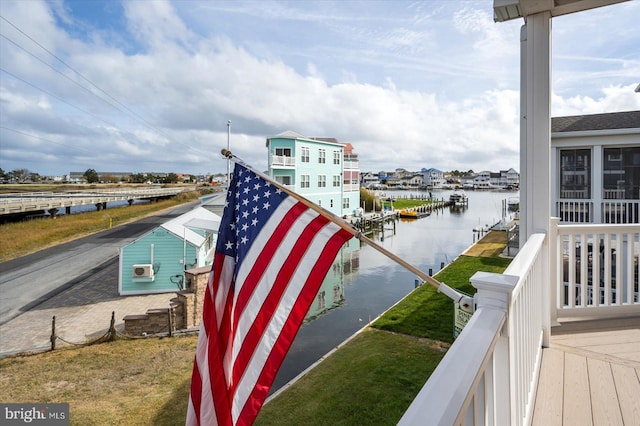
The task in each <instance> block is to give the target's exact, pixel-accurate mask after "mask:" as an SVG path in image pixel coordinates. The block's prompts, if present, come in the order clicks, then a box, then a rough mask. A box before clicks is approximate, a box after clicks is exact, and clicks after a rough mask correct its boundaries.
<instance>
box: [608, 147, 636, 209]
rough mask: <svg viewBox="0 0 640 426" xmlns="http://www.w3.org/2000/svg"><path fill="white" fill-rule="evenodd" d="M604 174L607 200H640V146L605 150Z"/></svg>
mask: <svg viewBox="0 0 640 426" xmlns="http://www.w3.org/2000/svg"><path fill="white" fill-rule="evenodd" d="M602 173H603V176H602V187H603V190H604V198H605V199H618V200H637V199H640V146H635V147H629V148H605V149H604V164H603V167H602Z"/></svg>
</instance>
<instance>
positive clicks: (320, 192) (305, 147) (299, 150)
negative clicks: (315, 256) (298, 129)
mask: <svg viewBox="0 0 640 426" xmlns="http://www.w3.org/2000/svg"><path fill="white" fill-rule="evenodd" d="M267 150H268V155H269V158H268V166H269V170H268V174H269V176H270V177H271V178H272V179H274V180H275V181H276V182H278V183H280V184H282V185H285V186H286V187H288V188H289V189H291V190H292V191H294V192H296V193H298V194H300V195H302V196H304V197H305V198H307V199H309V200H310V201H312V202H314V203H316V204H318V205H319V206H321V207H323V208H325V209H327V210H329V211H331V212H332V213H334V214H336V215H338V216H350V215H352V214H353V213H354V211H355V210H356V209H357V208H358V207H359V206H360V185H359V181H360V166H359V163H358V156H357V155H356V154H354V153H353V147H352V146H351V144H343V143H340V142H338V141H337V139H334V138H310V137H306V136H302V135H301V134H298V133H295V132H292V131H286V132H284V133H280V134H279V135H276V136H273V137H271V138H268V139H267Z"/></svg>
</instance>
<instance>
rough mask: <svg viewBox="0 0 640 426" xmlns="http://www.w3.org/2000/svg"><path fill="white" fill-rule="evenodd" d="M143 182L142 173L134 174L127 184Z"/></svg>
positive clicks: (143, 176)
mask: <svg viewBox="0 0 640 426" xmlns="http://www.w3.org/2000/svg"><path fill="white" fill-rule="evenodd" d="M145 180H146V179H145V175H144V173H134V174H132V175H131V176H129V182H131V183H144V182H145Z"/></svg>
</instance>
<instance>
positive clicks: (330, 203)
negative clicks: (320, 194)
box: [329, 198, 333, 208]
mask: <svg viewBox="0 0 640 426" xmlns="http://www.w3.org/2000/svg"><path fill="white" fill-rule="evenodd" d="M329 206H330V207H331V208H333V198H332V199H331V200H330V201H329Z"/></svg>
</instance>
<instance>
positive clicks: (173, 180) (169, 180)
mask: <svg viewBox="0 0 640 426" xmlns="http://www.w3.org/2000/svg"><path fill="white" fill-rule="evenodd" d="M164 183H178V175H177V174H175V173H169V174H168V175H167V177H166V178H164Z"/></svg>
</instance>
